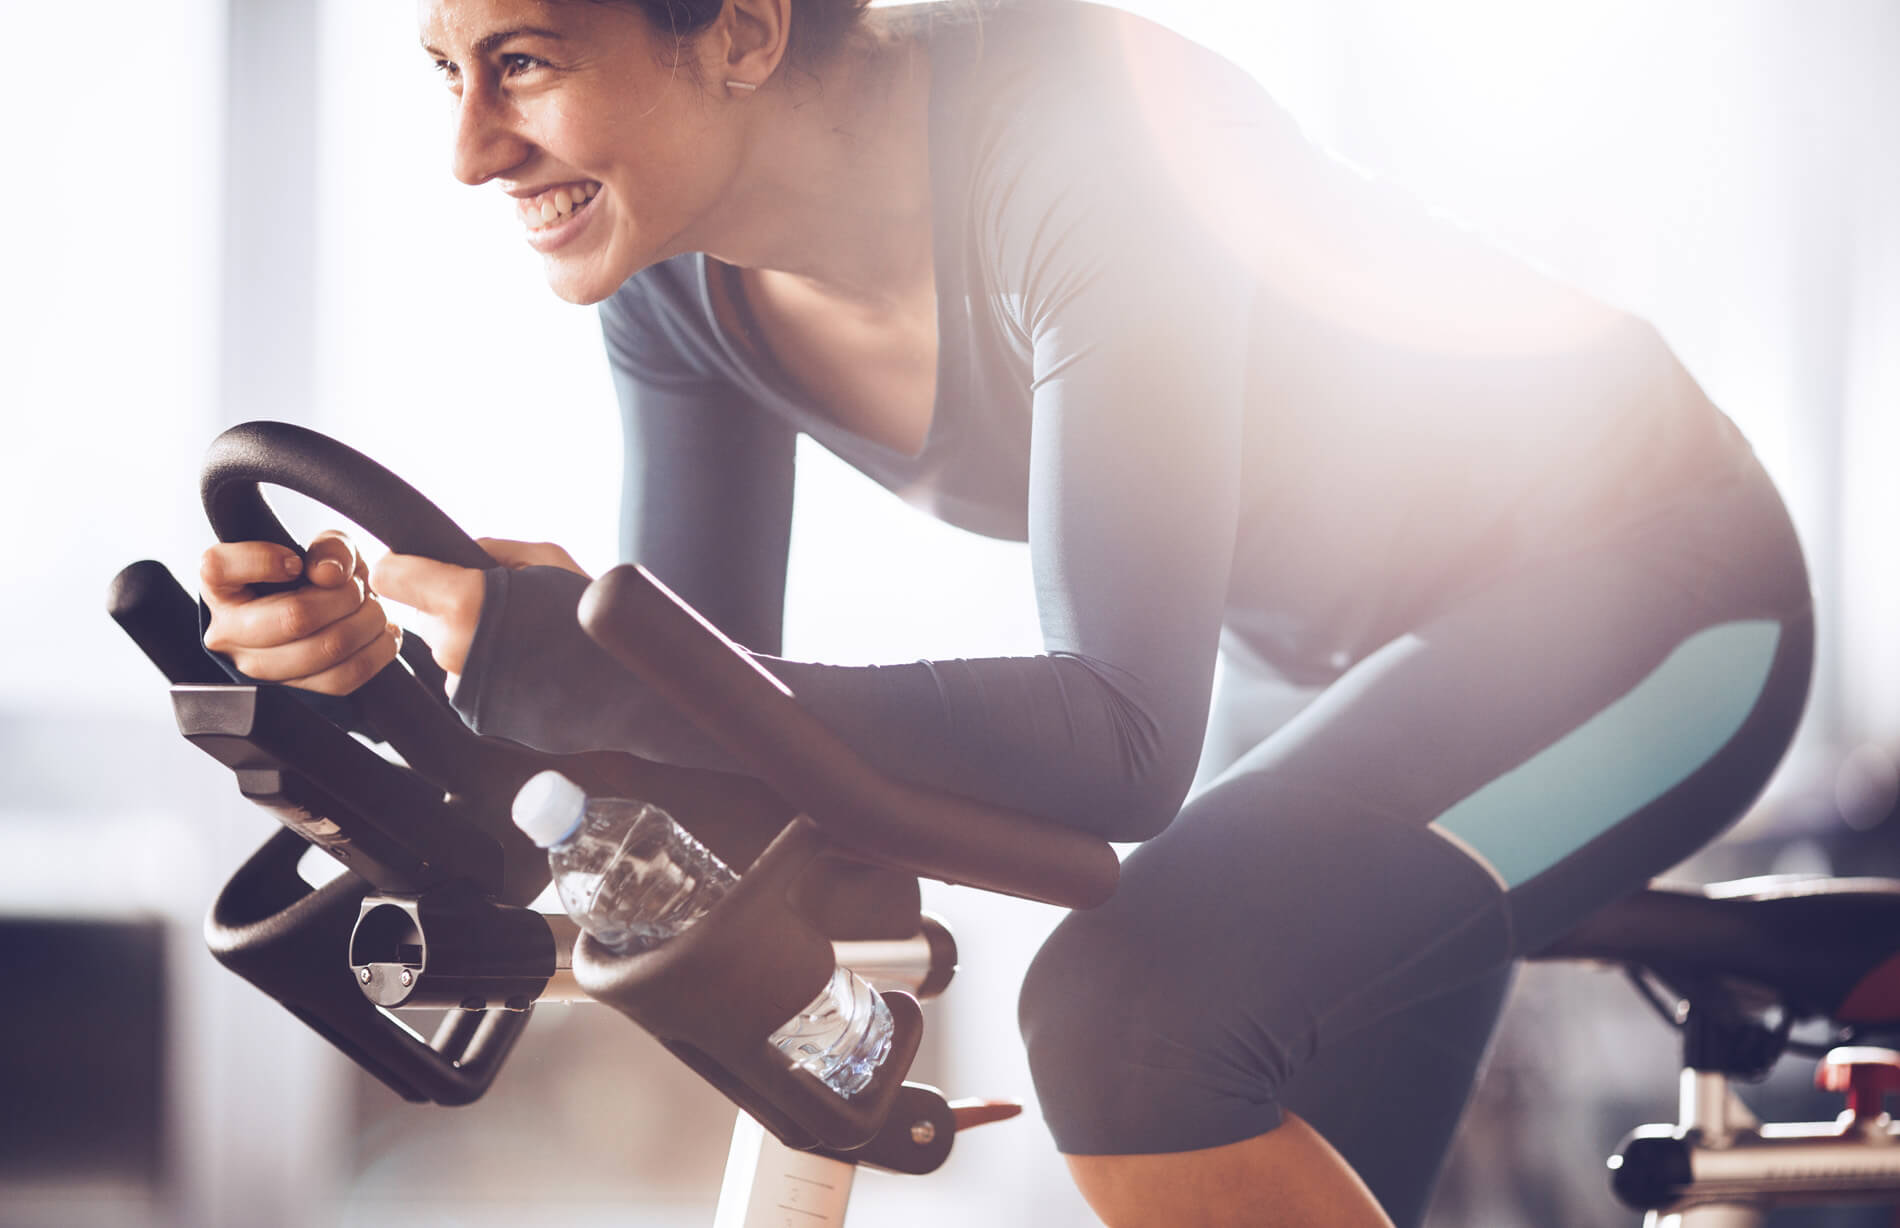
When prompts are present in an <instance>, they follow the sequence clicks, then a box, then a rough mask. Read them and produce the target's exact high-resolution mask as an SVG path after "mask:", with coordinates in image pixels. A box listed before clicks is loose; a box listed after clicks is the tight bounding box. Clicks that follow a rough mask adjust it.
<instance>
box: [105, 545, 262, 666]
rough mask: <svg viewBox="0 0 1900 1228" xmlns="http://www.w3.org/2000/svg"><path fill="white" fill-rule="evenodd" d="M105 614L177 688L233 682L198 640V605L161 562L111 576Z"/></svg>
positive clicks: (134, 566) (142, 562)
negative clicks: (206, 653)
mask: <svg viewBox="0 0 1900 1228" xmlns="http://www.w3.org/2000/svg"><path fill="white" fill-rule="evenodd" d="M106 612H107V613H108V614H110V615H112V621H114V622H116V623H118V624H119V626H120V627H122V628H124V630H125V633H126V634H127V635H129V636H131V637H132V642H133V643H135V644H137V645H138V646H139V648H140V649H141V650H143V651H144V653H145V655H146V656H147V657H149V658H150V659H151V662H152V664H153V665H156V666H158V670H159V672H160V673H162V674H164V675H165V677H166V678H168V679H170V680H171V683H172V685H173V686H217V685H219V684H221V683H226V682H229V681H231V679H230V678H228V677H226V676H225V673H224V671H223V670H221V669H219V668H218V664H217V662H215V661H213V660H212V659H211V658H210V657H209V656H207V655H205V650H204V645H203V644H202V643H201V642H200V641H199V638H198V603H197V601H196V600H195V599H193V597H192V595H191V594H190V593H188V592H186V591H185V588H184V586H183V585H181V584H180V583H178V581H177V580H176V579H175V578H173V576H172V573H171V572H170V571H169V570H167V569H166V567H165V565H164V564H163V563H159V562H155V561H153V560H151V559H140V560H139V561H138V562H136V563H133V564H131V565H129V566H127V567H126V568H124V569H123V570H122V571H120V572H119V574H118V575H116V576H114V577H112V583H111V585H110V586H109V587H108V588H107V589H106Z"/></svg>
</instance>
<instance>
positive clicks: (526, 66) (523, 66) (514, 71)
mask: <svg viewBox="0 0 1900 1228" xmlns="http://www.w3.org/2000/svg"><path fill="white" fill-rule="evenodd" d="M545 67H547V61H546V60H542V59H537V58H536V57H534V56H531V55H523V54H521V53H520V52H510V53H509V54H507V55H504V56H502V57H501V71H502V74H503V75H504V76H509V77H519V76H520V75H521V74H523V73H526V72H533V71H534V70H535V69H537V68H545Z"/></svg>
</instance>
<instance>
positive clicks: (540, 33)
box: [422, 26, 567, 57]
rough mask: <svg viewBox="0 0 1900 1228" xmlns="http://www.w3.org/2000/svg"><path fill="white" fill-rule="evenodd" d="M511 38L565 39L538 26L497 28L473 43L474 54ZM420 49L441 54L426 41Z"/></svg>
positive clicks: (558, 40) (484, 53)
mask: <svg viewBox="0 0 1900 1228" xmlns="http://www.w3.org/2000/svg"><path fill="white" fill-rule="evenodd" d="M511 38H546V39H552V40H553V41H555V42H557V43H558V42H565V41H567V39H566V36H565V35H562V34H558V33H556V32H555V31H553V30H544V29H542V28H541V27H539V26H513V27H510V28H509V29H506V30H497V31H495V32H494V33H493V34H485V35H483V36H482V38H481V40H480V41H479V42H477V43H476V44H475V54H476V55H487V54H488V53H489V52H491V51H493V50H494V49H495V48H497V47H499V46H501V45H502V44H503V43H505V42H507V41H508V40H509V39H511ZM422 49H423V50H424V51H426V52H428V53H429V54H430V55H433V56H438V57H439V56H441V55H442V53H441V52H440V51H437V50H436V49H435V48H434V47H431V46H430V45H429V44H427V43H424V44H422Z"/></svg>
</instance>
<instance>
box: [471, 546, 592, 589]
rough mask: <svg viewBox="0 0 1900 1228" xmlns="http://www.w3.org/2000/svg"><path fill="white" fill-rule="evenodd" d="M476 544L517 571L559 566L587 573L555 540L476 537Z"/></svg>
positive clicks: (583, 574) (501, 562)
mask: <svg viewBox="0 0 1900 1228" xmlns="http://www.w3.org/2000/svg"><path fill="white" fill-rule="evenodd" d="M475 544H476V545H478V546H480V547H481V548H482V549H484V550H486V551H488V553H489V554H490V555H492V556H494V559H495V561H496V562H497V563H500V564H501V565H502V566H504V567H512V568H514V569H515V570H516V571H519V570H521V569H522V568H523V567H559V568H561V569H562V570H564V571H571V572H573V573H575V574H576V575H582V576H586V575H587V569H586V568H584V567H582V566H581V565H580V564H579V563H576V562H575V561H574V556H573V555H571V554H569V553H568V552H567V551H565V550H563V549H562V548H561V547H559V546H557V545H555V544H554V543H553V542H518V541H512V540H510V539H508V538H506V537H481V538H477V539H476V543H475ZM588 578H589V579H592V578H593V577H592V576H588Z"/></svg>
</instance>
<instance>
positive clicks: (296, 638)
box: [198, 531, 402, 695]
mask: <svg viewBox="0 0 1900 1228" xmlns="http://www.w3.org/2000/svg"><path fill="white" fill-rule="evenodd" d="M306 573H307V574H308V576H309V579H310V582H309V584H307V585H302V586H299V587H298V588H294V589H290V590H288V591H285V592H281V593H267V594H263V595H259V594H257V593H256V592H254V591H253V590H252V588H251V585H253V584H263V583H273V582H275V583H282V582H284V581H287V580H295V579H296V578H297V577H298V576H300V575H304V574H306ZM198 582H199V586H200V591H202V592H203V594H204V599H205V605H206V607H207V608H208V609H209V610H210V612H211V621H210V625H209V626H207V627H206V629H205V638H204V642H205V647H206V648H209V649H210V650H211V651H213V652H220V653H223V654H225V655H226V656H228V657H229V658H230V659H231V663H232V664H233V665H235V666H237V668H238V669H240V670H242V671H243V672H244V673H245V674H247V675H249V676H250V677H252V678H257V679H261V680H263V681H266V682H283V683H288V684H289V685H291V686H295V687H301V688H303V689H304V690H307V691H320V692H322V693H324V694H326V695H347V694H349V693H350V692H351V691H354V690H355V689H356V688H358V687H360V686H362V685H363V684H364V683H365V682H368V681H369V680H370V679H371V678H372V677H374V676H375V675H376V673H377V671H379V670H381V669H382V668H383V666H385V665H387V664H389V663H390V661H392V660H394V659H395V656H396V650H397V649H398V648H399V647H401V645H402V630H401V628H399V627H397V626H396V625H395V624H394V623H392V622H391V621H390V620H389V617H388V616H387V615H386V614H384V613H383V607H382V606H381V604H379V603H378V602H377V600H376V598H375V596H374V595H372V594H371V593H370V591H369V573H368V569H367V568H366V567H365V566H364V564H363V559H362V557H361V556H360V555H359V554H358V553H357V551H356V548H355V547H354V546H353V545H351V544H350V540H349V539H348V538H347V537H345V536H343V534H341V533H338V532H335V531H330V532H325V533H319V534H318V535H317V537H316V539H315V540H314V541H312V542H311V543H310V549H309V550H308V551H307V552H306V557H305V558H304V559H301V560H300V559H298V557H297V553H296V551H294V550H290V549H287V548H285V547H283V546H279V545H275V544H273V543H270V542H223V543H220V544H218V545H216V546H213V547H211V548H210V549H209V550H207V551H205V553H204V558H203V559H202V560H201V561H200V563H199V565H198Z"/></svg>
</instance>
